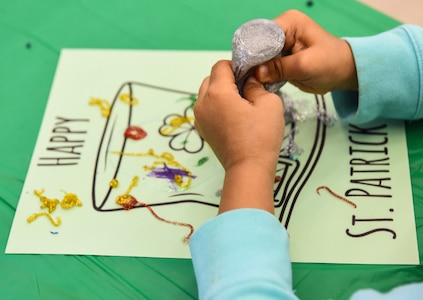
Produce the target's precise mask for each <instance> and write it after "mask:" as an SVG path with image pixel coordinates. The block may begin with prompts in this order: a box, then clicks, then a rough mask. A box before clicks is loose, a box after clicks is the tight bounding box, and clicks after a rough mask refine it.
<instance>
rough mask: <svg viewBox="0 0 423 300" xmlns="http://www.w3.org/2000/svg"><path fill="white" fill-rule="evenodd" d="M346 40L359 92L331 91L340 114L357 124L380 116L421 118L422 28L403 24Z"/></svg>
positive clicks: (422, 95) (422, 82)
mask: <svg viewBox="0 0 423 300" xmlns="http://www.w3.org/2000/svg"><path fill="white" fill-rule="evenodd" d="M345 40H346V41H347V42H348V43H349V45H350V47H351V49H352V52H353V56H354V60H355V64H356V69H357V77H358V86H359V92H353V91H334V92H332V97H333V101H334V105H335V109H336V110H337V113H338V115H339V117H340V118H341V119H343V120H345V121H348V122H350V123H355V124H360V123H366V122H369V121H372V120H374V119H376V118H378V117H384V118H395V119H406V120H413V119H419V118H422V117H423V104H422V103H423V28H421V27H418V26H415V25H402V26H399V27H397V28H395V29H393V30H390V31H387V32H384V33H381V34H378V35H375V36H372V37H361V38H345Z"/></svg>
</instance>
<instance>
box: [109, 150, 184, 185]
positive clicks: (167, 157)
mask: <svg viewBox="0 0 423 300" xmlns="http://www.w3.org/2000/svg"><path fill="white" fill-rule="evenodd" d="M112 153H113V154H118V155H126V156H140V157H143V156H151V157H154V158H156V159H158V160H156V161H154V162H153V163H152V164H151V165H150V166H144V170H145V171H151V170H153V169H155V168H156V167H157V166H159V165H165V164H166V165H169V166H174V167H177V168H179V169H181V170H183V171H185V172H186V173H187V177H188V179H187V182H186V183H184V182H183V180H182V176H181V175H179V174H176V175H175V176H174V178H173V180H174V181H175V184H176V185H178V186H179V187H181V188H183V189H185V188H188V187H189V186H191V183H192V173H191V171H190V170H189V169H188V168H186V167H184V166H183V165H182V164H180V163H179V162H177V161H176V160H175V158H174V156H173V154H172V153H170V152H163V153H162V154H156V153H155V152H154V150H153V149H149V150H148V152H140V153H133V152H119V151H113V152H112Z"/></svg>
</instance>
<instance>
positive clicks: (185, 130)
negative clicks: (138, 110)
mask: <svg viewBox="0 0 423 300" xmlns="http://www.w3.org/2000/svg"><path fill="white" fill-rule="evenodd" d="M159 133H160V135H162V136H165V137H170V141H169V147H170V148H171V149H172V150H174V151H181V150H183V151H185V152H188V153H198V152H200V151H201V150H202V149H203V147H204V140H203V139H202V138H201V136H200V135H199V134H198V132H197V131H196V130H195V127H194V113H193V110H192V105H190V106H188V107H187V108H185V110H184V114H183V115H180V114H170V115H167V116H166V117H165V118H164V120H163V125H162V126H160V128H159Z"/></svg>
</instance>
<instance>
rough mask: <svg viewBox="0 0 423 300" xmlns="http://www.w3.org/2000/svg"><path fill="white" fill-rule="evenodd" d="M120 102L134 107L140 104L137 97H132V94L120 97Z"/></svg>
mask: <svg viewBox="0 0 423 300" xmlns="http://www.w3.org/2000/svg"><path fill="white" fill-rule="evenodd" d="M119 99H120V101H122V102H123V103H126V104H128V105H130V106H133V105H137V104H138V99H137V98H136V97H135V96H132V95H130V94H121V95H120V96H119Z"/></svg>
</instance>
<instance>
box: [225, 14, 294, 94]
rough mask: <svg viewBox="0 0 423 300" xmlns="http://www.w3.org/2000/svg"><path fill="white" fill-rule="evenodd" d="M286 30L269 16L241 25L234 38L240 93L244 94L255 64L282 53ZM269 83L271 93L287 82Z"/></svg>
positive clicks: (236, 79)
mask: <svg viewBox="0 0 423 300" xmlns="http://www.w3.org/2000/svg"><path fill="white" fill-rule="evenodd" d="M284 44H285V33H284V32H283V30H282V29H281V28H280V27H279V25H278V24H276V23H275V22H273V21H271V20H267V19H255V20H251V21H249V22H247V23H244V24H243V25H241V27H239V28H238V29H237V30H236V31H235V33H234V36H233V39H232V70H233V72H234V74H235V82H236V84H237V87H238V91H239V93H240V94H241V95H242V96H243V93H244V84H245V81H246V80H247V78H248V77H249V76H250V75H251V74H252V73H253V72H254V70H255V67H257V66H258V65H260V64H262V63H264V62H266V61H268V60H271V59H273V58H275V57H277V56H281V55H282V48H283V46H284ZM285 82H286V81H284V82H277V83H271V84H266V85H265V88H266V90H268V91H269V92H272V93H275V92H277V91H278V90H279V89H280V88H281V87H282V86H283V85H284V84H285Z"/></svg>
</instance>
